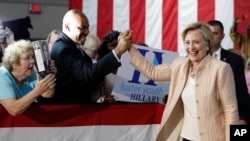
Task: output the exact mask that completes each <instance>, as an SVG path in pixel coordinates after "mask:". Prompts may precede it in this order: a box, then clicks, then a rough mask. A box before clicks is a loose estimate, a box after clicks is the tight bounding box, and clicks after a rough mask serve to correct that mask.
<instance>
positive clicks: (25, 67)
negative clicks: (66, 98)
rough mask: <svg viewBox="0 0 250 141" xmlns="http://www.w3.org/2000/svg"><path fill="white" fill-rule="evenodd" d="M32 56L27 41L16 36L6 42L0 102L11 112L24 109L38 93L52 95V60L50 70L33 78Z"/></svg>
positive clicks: (33, 61) (53, 66) (14, 113)
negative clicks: (17, 39)
mask: <svg viewBox="0 0 250 141" xmlns="http://www.w3.org/2000/svg"><path fill="white" fill-rule="evenodd" d="M34 65H35V59H34V52H33V46H32V43H31V42H30V41H27V40H19V41H16V42H14V43H11V44H10V45H8V47H7V48H6V49H5V54H4V56H3V66H1V67H0V84H1V85H0V90H1V91H0V103H1V105H2V106H3V107H4V108H5V109H6V110H7V111H8V112H9V113H10V114H11V115H12V116H16V115H18V114H21V113H22V112H24V111H25V110H26V109H27V108H28V107H29V106H30V105H31V104H32V103H34V102H35V101H36V100H37V99H38V97H39V96H41V97H46V98H51V97H53V95H54V88H55V74H54V73H56V71H57V70H56V68H55V64H54V62H53V61H52V63H51V66H50V67H51V71H52V72H53V74H49V75H47V76H46V77H45V78H44V79H43V80H37V75H36V72H35V71H34Z"/></svg>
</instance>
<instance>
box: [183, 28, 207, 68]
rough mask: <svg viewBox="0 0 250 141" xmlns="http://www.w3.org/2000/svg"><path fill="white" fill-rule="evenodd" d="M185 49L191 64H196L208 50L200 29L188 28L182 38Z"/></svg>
mask: <svg viewBox="0 0 250 141" xmlns="http://www.w3.org/2000/svg"><path fill="white" fill-rule="evenodd" d="M184 45H185V50H186V53H187V56H188V58H189V59H190V61H191V62H192V63H193V65H194V66H195V65H198V64H199V63H200V62H201V60H202V59H203V58H205V56H206V55H207V52H208V49H209V48H208V42H207V41H206V40H205V39H204V37H203V35H202V33H201V31H199V30H190V31H188V32H187V33H186V36H185V39H184Z"/></svg>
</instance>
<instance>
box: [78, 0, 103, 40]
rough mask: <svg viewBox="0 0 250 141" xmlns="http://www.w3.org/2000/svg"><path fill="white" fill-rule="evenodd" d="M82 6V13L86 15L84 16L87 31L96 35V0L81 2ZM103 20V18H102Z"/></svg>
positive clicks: (83, 0)
mask: <svg viewBox="0 0 250 141" xmlns="http://www.w3.org/2000/svg"><path fill="white" fill-rule="evenodd" d="M82 5H83V8H82V9H83V13H85V14H86V16H87V17H88V19H89V30H90V32H91V33H92V34H94V35H96V34H97V20H98V19H97V12H98V9H97V6H98V0H82ZM103 18H105V17H103Z"/></svg>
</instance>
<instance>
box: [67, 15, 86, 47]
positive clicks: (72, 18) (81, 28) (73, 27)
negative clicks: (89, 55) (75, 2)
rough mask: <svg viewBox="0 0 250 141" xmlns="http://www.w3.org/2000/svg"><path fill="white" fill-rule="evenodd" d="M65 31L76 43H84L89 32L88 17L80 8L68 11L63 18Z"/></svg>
mask: <svg viewBox="0 0 250 141" xmlns="http://www.w3.org/2000/svg"><path fill="white" fill-rule="evenodd" d="M63 32H64V33H65V34H66V35H67V36H68V37H69V38H70V39H71V40H73V41H74V42H75V43H77V44H80V45H83V44H84V42H85V40H86V37H87V35H88V34H89V21H88V18H87V17H86V16H85V15H84V14H83V13H82V11H79V10H71V11H69V12H67V14H66V15H65V17H64V20H63Z"/></svg>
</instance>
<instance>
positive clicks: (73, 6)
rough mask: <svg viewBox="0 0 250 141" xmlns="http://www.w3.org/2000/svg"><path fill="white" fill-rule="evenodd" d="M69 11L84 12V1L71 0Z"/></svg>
mask: <svg viewBox="0 0 250 141" xmlns="http://www.w3.org/2000/svg"><path fill="white" fill-rule="evenodd" d="M69 9H79V10H81V11H82V0H70V1H69Z"/></svg>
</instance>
